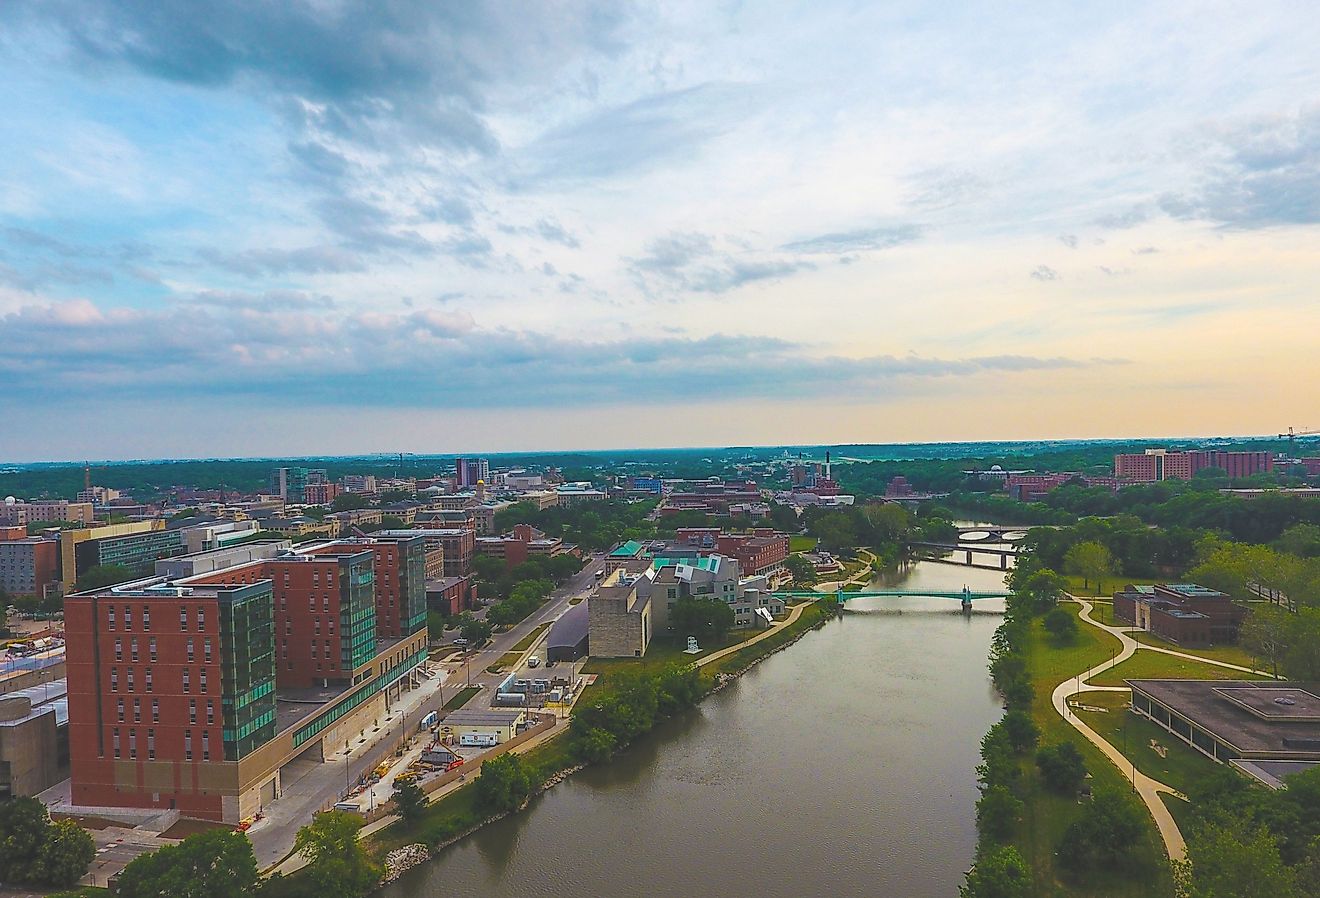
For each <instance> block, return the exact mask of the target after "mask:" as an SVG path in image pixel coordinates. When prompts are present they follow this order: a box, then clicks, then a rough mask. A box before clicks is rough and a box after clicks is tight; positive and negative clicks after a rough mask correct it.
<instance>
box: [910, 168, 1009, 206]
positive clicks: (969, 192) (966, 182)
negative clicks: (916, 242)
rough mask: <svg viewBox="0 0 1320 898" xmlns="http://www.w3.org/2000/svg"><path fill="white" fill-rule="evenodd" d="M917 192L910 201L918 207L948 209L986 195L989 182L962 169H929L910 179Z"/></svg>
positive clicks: (911, 196)
mask: <svg viewBox="0 0 1320 898" xmlns="http://www.w3.org/2000/svg"><path fill="white" fill-rule="evenodd" d="M908 181H909V182H910V183H911V184H912V185H913V187H914V191H913V193H912V194H911V195H909V197H908V204H909V205H910V206H912V207H914V208H917V209H923V210H931V211H934V210H938V209H948V208H951V207H953V206H958V205H961V204H963V203H966V202H970V201H972V200H975V199H977V198H979V197H981V196H983V195H984V194H985V193H986V191H987V190H988V188H989V184H988V183H987V182H986V180H985V179H984V178H982V177H981V176H979V175H977V174H974V173H972V172H970V171H965V170H962V169H948V168H941V169H928V170H926V171H920V172H917V173H916V174H914V175H912V176H911V177H909V178H908Z"/></svg>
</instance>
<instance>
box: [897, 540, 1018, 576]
mask: <svg viewBox="0 0 1320 898" xmlns="http://www.w3.org/2000/svg"><path fill="white" fill-rule="evenodd" d="M908 546H909V547H911V548H913V549H928V550H932V551H933V553H934V554H930V555H926V554H923V555H922V556H921V560H922V561H934V562H937V563H939V564H956V565H959V566H960V567H976V568H981V569H982V570H987V571H1006V570H1008V559H1010V558H1016V557H1017V554H1018V550H1017V547H1016V546H1012V545H1010V546H1008V547H1007V548H992V547H990V546H980V545H976V544H973V545H967V544H955V543H926V542H912V543H908ZM946 552H951V553H954V557H952V558H947V557H945V555H944V553H946ZM973 552H975V553H976V554H977V555H997V556H998V557H999V561H998V563H995V564H991V563H988V562H984V561H982V562H978V561H975V560H973V557H972V553H973ZM958 553H965V555H966V558H965V560H959V558H958Z"/></svg>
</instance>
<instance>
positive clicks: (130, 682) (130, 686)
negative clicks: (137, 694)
mask: <svg viewBox="0 0 1320 898" xmlns="http://www.w3.org/2000/svg"><path fill="white" fill-rule="evenodd" d="M128 691H129V692H132V691H133V668H131V667H130V668H129V669H128Z"/></svg>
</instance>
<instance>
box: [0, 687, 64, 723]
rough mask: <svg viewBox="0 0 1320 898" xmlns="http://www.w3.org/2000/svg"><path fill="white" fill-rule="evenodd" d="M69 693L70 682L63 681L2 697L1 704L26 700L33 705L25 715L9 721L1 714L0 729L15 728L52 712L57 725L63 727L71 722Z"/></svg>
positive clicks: (17, 690) (10, 693) (18, 690)
mask: <svg viewBox="0 0 1320 898" xmlns="http://www.w3.org/2000/svg"><path fill="white" fill-rule="evenodd" d="M68 692H69V689H68V681H67V680H62V679H61V680H51V681H50V682H49V683H43V684H42V685H40V686H33V687H31V688H29V689H16V690H14V691H13V692H7V693H5V694H4V695H2V696H0V703H8V702H9V701H10V700H12V699H19V698H26V699H27V700H28V702H30V703H31V708H30V710H28V711H27V712H26V713H25V714H22V715H19V716H15V717H10V718H7V719H6V718H5V717H4V715H3V714H0V727H15V726H18V725H20V724H24V723H27V722H28V721H29V720H33V719H35V718H37V717H40V716H41V715H43V714H49V713H51V712H52V711H54V712H55V725H56V726H63V725H64V724H66V723H68V722H69V700H68V698H67V696H68Z"/></svg>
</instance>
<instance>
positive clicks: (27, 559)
mask: <svg viewBox="0 0 1320 898" xmlns="http://www.w3.org/2000/svg"><path fill="white" fill-rule="evenodd" d="M20 529H23V532H25V533H26V529H24V528H20ZM59 571H60V544H59V541H58V540H54V539H49V538H45V537H36V536H24V537H22V538H20V539H5V540H0V589H3V590H4V591H5V592H7V593H8V594H9V595H11V596H37V597H38V598H41V597H44V596H46V595H48V594H49V593H51V592H52V591H58V589H59V578H60V575H59Z"/></svg>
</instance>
